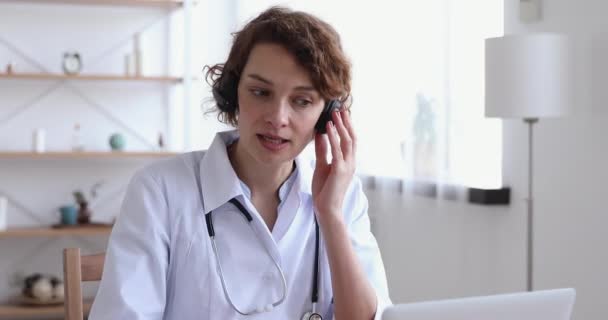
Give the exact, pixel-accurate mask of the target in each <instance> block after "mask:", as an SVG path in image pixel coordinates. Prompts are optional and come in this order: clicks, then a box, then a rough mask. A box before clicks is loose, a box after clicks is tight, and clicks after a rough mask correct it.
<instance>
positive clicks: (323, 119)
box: [315, 100, 342, 134]
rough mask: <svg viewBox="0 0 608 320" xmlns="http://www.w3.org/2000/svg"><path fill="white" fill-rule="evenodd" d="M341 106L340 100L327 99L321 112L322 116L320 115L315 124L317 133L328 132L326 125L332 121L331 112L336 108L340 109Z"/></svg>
mask: <svg viewBox="0 0 608 320" xmlns="http://www.w3.org/2000/svg"><path fill="white" fill-rule="evenodd" d="M340 106H342V103H341V102H340V100H329V101H327V103H326V104H325V107H323V112H321V116H319V120H318V121H317V124H315V131H317V133H321V134H323V133H326V130H325V127H326V125H327V122H328V121H331V113H332V112H334V111H335V110H338V109H340Z"/></svg>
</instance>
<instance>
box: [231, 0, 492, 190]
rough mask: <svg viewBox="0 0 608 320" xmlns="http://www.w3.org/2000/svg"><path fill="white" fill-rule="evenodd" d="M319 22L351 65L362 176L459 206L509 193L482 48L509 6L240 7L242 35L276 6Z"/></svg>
mask: <svg viewBox="0 0 608 320" xmlns="http://www.w3.org/2000/svg"><path fill="white" fill-rule="evenodd" d="M277 4H280V5H286V6H289V7H291V8H293V9H296V10H304V11H307V12H310V13H313V14H315V15H317V16H319V17H321V18H322V19H324V20H326V21H328V22H329V23H330V24H332V25H333V26H334V27H335V28H336V29H337V31H338V32H339V33H340V35H341V37H342V41H343V46H344V49H345V51H346V53H347V55H348V56H349V57H350V58H351V61H352V63H353V97H354V104H353V108H352V114H353V119H354V122H355V126H356V129H357V132H358V139H359V148H358V151H359V152H358V155H357V156H358V173H359V175H360V176H362V177H363V178H364V181H366V183H367V186H368V187H371V188H376V189H377V190H379V189H381V190H388V191H387V192H393V191H396V190H398V191H400V192H409V191H413V192H415V193H421V194H425V195H430V196H436V197H437V198H438V199H441V198H446V197H447V198H458V197H459V196H461V195H462V194H463V190H464V188H463V187H471V186H472V187H482V188H496V187H500V186H501V183H502V181H501V158H502V155H501V150H502V146H501V143H502V142H501V139H502V137H501V130H502V129H501V124H500V122H499V121H498V120H492V119H484V116H483V103H484V101H483V100H484V86H483V82H484V39H485V38H488V37H494V36H500V35H502V32H503V0H406V1H378V0H377V1H373V2H370V1H348V2H347V1H324V0H306V1H298V0H291V1H273V0H265V1H262V0H258V1H248V0H236V1H235V2H234V5H235V7H234V9H235V11H236V15H235V19H236V28H240V27H241V26H242V25H243V24H244V23H245V22H247V21H248V20H250V19H251V18H253V17H255V16H256V15H257V14H258V13H260V12H261V11H263V10H265V9H266V8H268V7H269V6H271V5H277Z"/></svg>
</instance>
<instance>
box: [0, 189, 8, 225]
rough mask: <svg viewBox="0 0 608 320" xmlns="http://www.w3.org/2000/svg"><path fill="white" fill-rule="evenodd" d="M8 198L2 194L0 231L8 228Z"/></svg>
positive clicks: (0, 197) (0, 198) (0, 200)
mask: <svg viewBox="0 0 608 320" xmlns="http://www.w3.org/2000/svg"><path fill="white" fill-rule="evenodd" d="M7 211H8V199H7V198H6V197H3V196H0V231H2V230H6V220H7V217H6V216H7V215H8V212H7Z"/></svg>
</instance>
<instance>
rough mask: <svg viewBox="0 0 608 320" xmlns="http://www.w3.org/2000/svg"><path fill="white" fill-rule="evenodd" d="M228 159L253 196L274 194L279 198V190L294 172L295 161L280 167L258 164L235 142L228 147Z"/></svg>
mask: <svg viewBox="0 0 608 320" xmlns="http://www.w3.org/2000/svg"><path fill="white" fill-rule="evenodd" d="M227 151H228V158H229V159H230V163H231V164H232V167H233V168H234V171H235V172H236V175H237V176H238V177H239V178H240V179H241V181H243V182H244V183H245V184H246V185H247V187H249V190H250V191H251V194H252V195H254V194H264V195H268V194H273V195H277V196H278V192H279V188H280V187H281V185H282V184H283V182H285V180H287V178H289V175H290V174H291V172H292V171H293V168H294V164H293V161H291V162H287V163H282V164H281V165H279V166H276V165H268V164H264V163H260V162H257V161H256V160H255V159H253V158H252V157H251V156H250V155H249V154H248V153H247V152H246V151H245V150H244V149H243V148H242V147H241V146H240V145H239V141H238V140H237V141H235V142H234V143H233V144H231V145H229V146H228V150H227Z"/></svg>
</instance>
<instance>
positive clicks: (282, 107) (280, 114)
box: [266, 100, 290, 128]
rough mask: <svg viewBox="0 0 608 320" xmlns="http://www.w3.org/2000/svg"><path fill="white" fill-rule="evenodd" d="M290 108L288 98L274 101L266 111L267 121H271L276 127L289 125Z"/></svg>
mask: <svg viewBox="0 0 608 320" xmlns="http://www.w3.org/2000/svg"><path fill="white" fill-rule="evenodd" d="M289 110H290V106H289V102H288V101H287V100H280V101H276V102H274V103H273V104H272V106H271V107H270V108H269V109H268V112H267V113H266V122H267V123H270V124H271V125H272V126H273V127H274V128H281V127H285V126H287V124H288V123H289Z"/></svg>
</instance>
